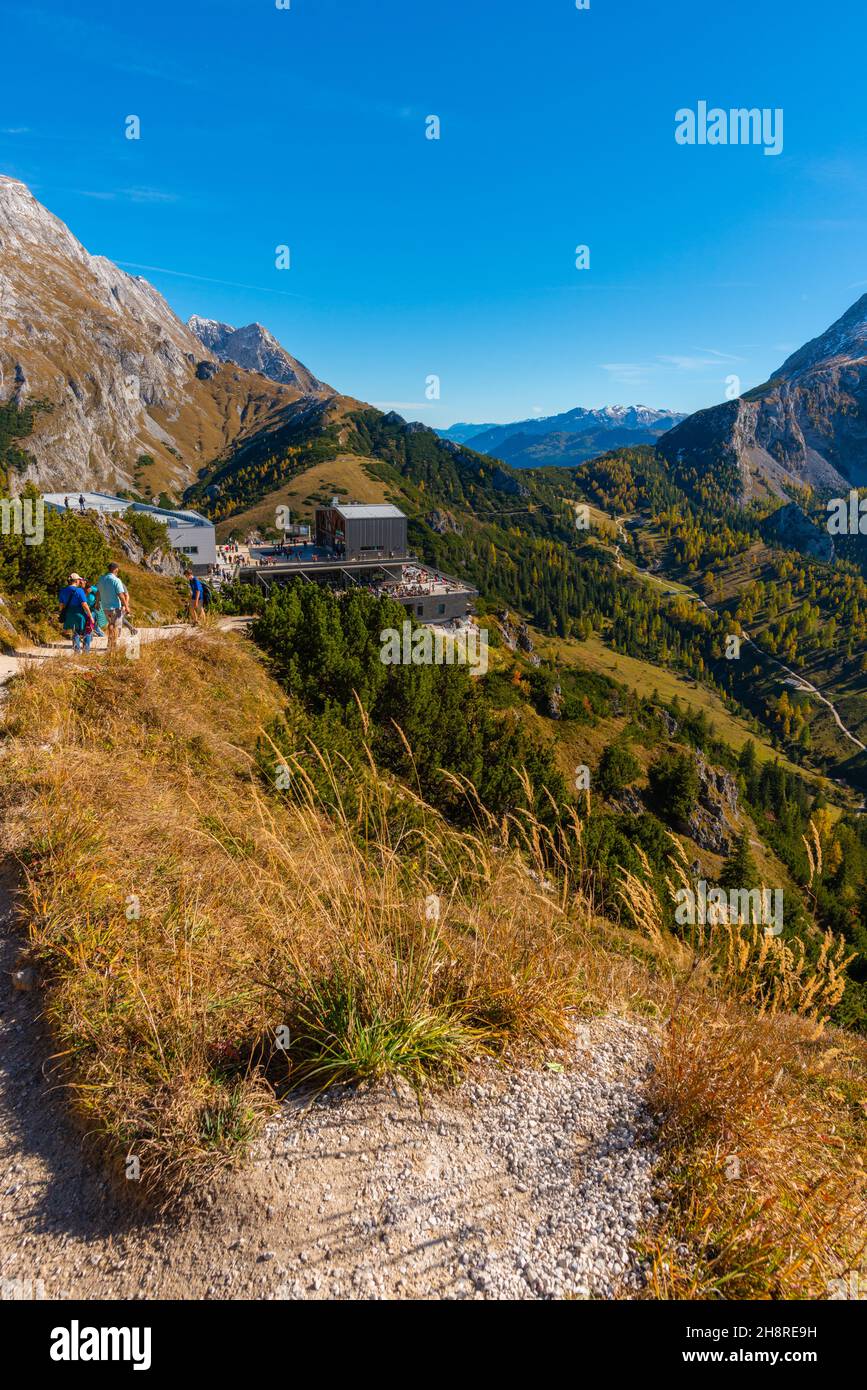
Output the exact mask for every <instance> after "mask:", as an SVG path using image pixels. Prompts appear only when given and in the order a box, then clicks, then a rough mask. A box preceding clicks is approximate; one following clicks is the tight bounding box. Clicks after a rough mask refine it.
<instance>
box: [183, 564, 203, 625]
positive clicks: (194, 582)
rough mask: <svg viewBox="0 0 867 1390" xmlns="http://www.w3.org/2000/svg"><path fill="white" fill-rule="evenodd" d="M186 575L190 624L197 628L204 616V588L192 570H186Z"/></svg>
mask: <svg viewBox="0 0 867 1390" xmlns="http://www.w3.org/2000/svg"><path fill="white" fill-rule="evenodd" d="M186 575H187V579H189V581H190V622H191V623H194V624H195V625H196V627H198V625H199V623H200V622H201V621H202V618H203V617H204V614H205V586H204V584H203V583H202V581H201V579H196V577H195V575H194V574H193V571H192V570H190V569H188V570H187V572H186Z"/></svg>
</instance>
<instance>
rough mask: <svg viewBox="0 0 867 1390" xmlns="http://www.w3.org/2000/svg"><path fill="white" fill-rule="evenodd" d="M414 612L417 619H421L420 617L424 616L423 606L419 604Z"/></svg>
mask: <svg viewBox="0 0 867 1390" xmlns="http://www.w3.org/2000/svg"><path fill="white" fill-rule="evenodd" d="M415 611H416V613H417V614H418V616H419V617H422V615H423V614H424V604H423V603H420V604H419V605H418V607H417V608H416V610H415Z"/></svg>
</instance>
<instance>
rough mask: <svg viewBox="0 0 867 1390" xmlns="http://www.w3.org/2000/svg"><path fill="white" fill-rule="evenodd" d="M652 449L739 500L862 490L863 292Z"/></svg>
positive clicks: (866, 357) (866, 430) (866, 332)
mask: <svg viewBox="0 0 867 1390" xmlns="http://www.w3.org/2000/svg"><path fill="white" fill-rule="evenodd" d="M659 448H660V450H661V451H662V453H663V454H664V455H665V456H666V458H668V459H669V461H670V462H672V463H674V464H677V465H679V466H681V467H682V468H685V469H687V470H689V469H694V470H696V472H697V473H698V474H699V476H703V475H704V474H706V473H708V472H713V473H715V474H717V475H722V476H723V477H724V478H725V479H726V480H727V485H728V486H729V487H730V491H731V492H732V495H733V496H734V497H735V498H736V499H737V500H741V501H747V500H749V499H751V498H754V497H762V496H767V495H768V494H772V495H776V496H780V497H782V496H784V495H785V488H786V487H787V486H791V485H793V484H794V485H798V486H803V485H804V484H809V485H810V486H812V487H814V488H816V489H817V490H818V491H820V492H823V493H826V494H836V493H838V492H845V491H847V490H848V489H849V488H850V487H851V486H855V487H864V486H867V295H862V297H861V299H859V300H858V302H857V303H856V304H853V305H852V307H851V309H849V310H847V312H846V313H845V314H844V315H843V316H842V318H840V319H838V320H837V322H836V323H834V324H832V325H831V327H830V328H829V329H828V330H827V331H826V332H825V333H823V334H821V335H820V336H819V337H818V338H814V339H813V340H812V341H811V342H809V343H807V344H806V345H805V346H804V347H802V348H800V349H799V350H798V351H797V352H796V353H793V354H792V356H791V357H789V358H788V359H787V360H786V361H785V362H784V363H783V365H782V366H781V367H780V368H779V370H778V371H777V372H775V373H774V375H773V377H772V378H771V380H770V381H768V382H766V383H765V385H764V386H759V387H757V388H756V389H755V390H754V391H750V392H748V393H747V394H746V395H745V396H741V397H739V398H738V399H737V400H734V401H726V402H725V403H724V404H722V405H717V406H713V407H712V408H711V409H709V410H701V411H699V412H698V413H697V414H696V415H690V416H689V418H688V419H687V420H685V421H683V423H682V424H679V425H677V426H675V428H674V429H672V430H670V431H669V432H668V433H667V434H665V435H663V437H662V438H661V439H660V441H659Z"/></svg>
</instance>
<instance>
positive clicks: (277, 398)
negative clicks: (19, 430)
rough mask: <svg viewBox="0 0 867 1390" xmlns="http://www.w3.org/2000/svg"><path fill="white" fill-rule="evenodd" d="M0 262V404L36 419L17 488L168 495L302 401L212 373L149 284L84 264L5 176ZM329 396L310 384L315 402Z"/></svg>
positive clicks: (250, 378) (271, 387)
mask: <svg viewBox="0 0 867 1390" xmlns="http://www.w3.org/2000/svg"><path fill="white" fill-rule="evenodd" d="M0 252H2V276H0V402H3V403H7V404H8V403H10V402H11V403H12V404H14V405H15V406H16V407H19V408H26V407H27V406H28V405H36V404H39V405H41V406H43V407H44V408H42V409H40V410H39V411H38V412H37V413H36V417H35V420H34V427H33V430H32V432H31V434H30V435H29V437H28V440H27V450H26V454H27V457H26V461H25V462H24V464H23V466H22V467H21V468H20V469H19V473H20V476H21V481H32V482H35V483H36V484H37V485H38V486H40V487H42V488H45V489H55V488H58V487H60V488H64V487H71V488H77V487H83V486H85V485H87V486H90V487H97V488H100V487H102V488H108V489H113V490H114V489H117V488H125V489H135V490H139V491H143V492H145V493H146V494H147V495H159V493H160V492H162V491H168V492H170V493H174V494H179V493H180V492H182V491H183V490H184V489H185V488H186V487H188V486H189V485H190V484H191V483H192V482H193V481H194V480H195V479H196V477H197V476H198V475H199V473H200V472H201V471H202V469H203V467H204V468H207V467H208V466H209V465H210V464H211V462H212V461H213V459H215V458H216V457H218V456H224V455H225V454H226V453H231V451H232V449H233V448H234V447H235V445H236V443H237V442H239V441H244V440H247V439H249V438H250V437H252V436H253V435H255V434H258V433H265V434H267V433H269V432H270V431H272V430H274V429H276V428H278V427H280V426H281V425H283V424H284V423H285V422H286V420H287V418H290V417H291V416H292V415H293V413H294V412H295V411H296V409H297V408H298V406H299V403H301V402H303V401H304V400H305V399H307V398H308V396H309V392H308V391H306V390H301V389H299V387H298V386H295V385H290V384H284V383H280V382H276V381H271V380H269V379H268V378H267V377H265V376H263V375H261V374H260V373H258V372H256V373H253V372H249V371H245V370H244V369H243V368H242V367H239V366H236V365H235V364H234V363H230V362H222V361H220V360H219V359H218V358H216V357H215V356H214V355H213V354H211V353H210V352H209V351H208V350H207V349H206V348H205V347H204V345H203V344H202V342H201V341H200V339H199V338H197V337H196V335H195V334H194V333H192V332H191V330H190V329H189V328H188V327H187V326H186V325H185V324H183V323H182V322H181V320H180V319H179V318H178V317H177V315H176V314H174V312H173V311H172V309H171V308H170V307H169V305H168V303H167V302H166V300H165V299H164V298H163V297H162V295H161V294H159V292H158V291H157V290H156V289H155V288H154V286H153V285H151V284H150V283H149V282H148V281H147V280H145V279H143V278H142V277H140V276H134V275H130V274H128V273H127V272H126V271H124V270H122V269H120V267H118V266H116V265H115V264H114V263H113V262H111V261H110V260H108V259H107V258H106V257H104V256H94V255H91V254H90V252H88V251H87V250H86V249H85V247H84V246H83V245H82V243H81V242H80V241H79V240H78V239H77V237H75V235H74V234H73V233H72V231H70V229H69V228H68V227H67V226H66V224H65V223H64V222H63V221H62V220H61V219H60V218H59V217H57V216H55V214H53V213H52V212H50V211H49V210H48V209H47V208H45V207H44V206H43V205H42V204H41V203H40V202H39V201H38V200H37V199H36V198H35V196H34V195H33V193H32V192H31V191H30V189H29V188H28V187H27V186H26V185H25V184H23V183H22V182H20V180H18V179H13V178H10V177H9V176H7V175H0ZM312 380H313V381H315V378H312ZM333 394H334V393H333V391H332V390H331V388H330V387H325V386H322V385H321V383H317V389H316V390H315V391H314V398H315V399H327V398H329V397H330V396H332V395H333Z"/></svg>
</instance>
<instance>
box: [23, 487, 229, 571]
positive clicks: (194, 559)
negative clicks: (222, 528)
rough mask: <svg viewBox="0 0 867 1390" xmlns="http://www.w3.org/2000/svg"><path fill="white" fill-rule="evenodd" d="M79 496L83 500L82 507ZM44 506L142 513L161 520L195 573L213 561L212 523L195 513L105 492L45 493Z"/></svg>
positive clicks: (105, 513)
mask: <svg viewBox="0 0 867 1390" xmlns="http://www.w3.org/2000/svg"><path fill="white" fill-rule="evenodd" d="M81 499H83V501H84V507H83V509H82V506H81ZM42 500H43V502H44V503H45V505H46V507H52V508H53V509H54V510H55V511H58V512H66V511H70V512H78V513H81V512H82V510H83V511H84V512H99V514H100V515H101V516H119V517H124V516H126V514H127V512H146V513H147V515H148V516H152V517H153V518H154V520H155V521H161V522H163V524H164V525H165V526H166V528H167V530H168V533H169V543H170V545H171V547H172V549H173V550H177V551H178V552H179V553H180V554H181V555H182V556H183V557H184V560H185V561H186V562H187V564H189V566H190V568H191V569H192V570H193V571H194V572H195V573H196V574H199V573H202V574H204V573H206V572H207V571H208V570H210V568H211V566H212V565H215V564H216V563H217V535H216V531H215V530H214V523H213V522H212V521H209V520H208V518H207V517H206V516H200V514H199V513H198V512H187V511H175V510H173V509H171V508H168V507H155V506H152V505H151V503H149V502H133V501H131V500H130V499H129V498H128V497H114V496H112V494H111V493H108V492H77V491H76V490H75V489H74V488H71V489H70V490H69V492H68V493H67V492H45V493H43V494H42Z"/></svg>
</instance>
